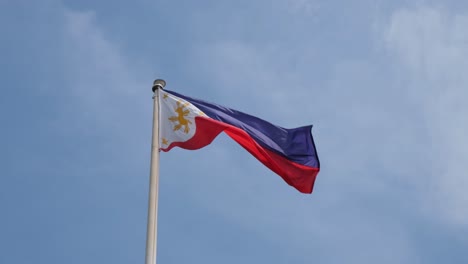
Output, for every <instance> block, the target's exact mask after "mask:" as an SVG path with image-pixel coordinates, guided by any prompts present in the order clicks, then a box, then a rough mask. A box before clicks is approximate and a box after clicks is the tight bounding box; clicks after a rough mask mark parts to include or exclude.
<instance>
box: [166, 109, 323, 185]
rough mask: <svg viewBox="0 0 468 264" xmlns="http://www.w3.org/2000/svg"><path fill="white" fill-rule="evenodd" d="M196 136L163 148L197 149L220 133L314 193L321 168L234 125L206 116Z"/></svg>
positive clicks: (200, 120) (198, 119)
mask: <svg viewBox="0 0 468 264" xmlns="http://www.w3.org/2000/svg"><path fill="white" fill-rule="evenodd" d="M195 125H196V129H197V130H196V132H195V135H194V136H193V137H192V138H190V139H189V140H187V141H185V142H173V143H171V144H170V145H169V146H168V147H167V148H161V150H162V151H165V152H167V151H169V150H171V149H172V148H173V147H180V148H183V149H189V150H195V149H200V148H202V147H204V146H206V145H209V144H210V143H211V142H212V141H213V140H214V139H215V138H216V137H217V136H218V135H219V134H220V133H221V132H223V131H224V132H225V133H226V134H227V135H228V136H230V137H231V138H232V139H234V140H235V141H236V142H237V143H239V144H240V145H241V146H242V147H244V149H246V150H247V151H248V152H249V153H250V154H252V155H253V156H254V157H255V158H257V159H258V160H259V161H260V162H261V163H263V164H264V165H265V166H267V167H268V168H270V169H271V170H272V171H274V172H275V173H277V174H278V175H279V176H281V178H283V180H284V181H286V183H288V184H289V185H291V186H293V187H294V188H296V189H297V190H298V191H300V192H302V193H311V192H312V190H313V187H314V182H315V178H316V176H317V174H318V172H319V169H318V168H312V167H308V166H304V165H302V164H298V163H295V162H292V161H290V160H288V159H287V158H285V157H283V156H281V155H279V154H277V153H275V152H273V151H271V150H269V149H266V148H263V147H262V146H260V145H259V144H258V143H257V142H256V141H255V140H254V139H253V138H252V137H250V135H249V134H247V132H245V131H244V130H242V129H240V128H237V127H235V126H232V125H229V124H225V123H222V122H220V121H217V120H214V119H211V118H206V117H196V118H195Z"/></svg>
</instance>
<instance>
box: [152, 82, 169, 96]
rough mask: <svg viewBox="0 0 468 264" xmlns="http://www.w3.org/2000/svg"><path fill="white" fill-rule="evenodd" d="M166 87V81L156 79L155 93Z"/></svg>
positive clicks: (154, 83) (154, 84)
mask: <svg viewBox="0 0 468 264" xmlns="http://www.w3.org/2000/svg"><path fill="white" fill-rule="evenodd" d="M164 86H166V81H164V80H163V79H156V80H155V81H154V82H153V93H154V92H155V91H156V89H163V88H164Z"/></svg>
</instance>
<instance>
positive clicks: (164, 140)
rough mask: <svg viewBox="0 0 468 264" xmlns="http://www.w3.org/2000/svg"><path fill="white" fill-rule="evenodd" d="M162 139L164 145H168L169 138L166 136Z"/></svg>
mask: <svg viewBox="0 0 468 264" xmlns="http://www.w3.org/2000/svg"><path fill="white" fill-rule="evenodd" d="M161 141H162V143H163V145H168V144H169V142H168V141H167V139H165V138H162V140H161Z"/></svg>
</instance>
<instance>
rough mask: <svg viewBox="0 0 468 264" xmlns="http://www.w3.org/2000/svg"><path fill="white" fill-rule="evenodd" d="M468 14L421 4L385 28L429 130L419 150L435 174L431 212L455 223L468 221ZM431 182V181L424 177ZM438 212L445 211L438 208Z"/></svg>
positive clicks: (429, 185) (430, 195) (428, 203)
mask: <svg viewBox="0 0 468 264" xmlns="http://www.w3.org/2000/svg"><path fill="white" fill-rule="evenodd" d="M467 28H468V14H454V13H452V12H449V11H447V10H444V9H435V8H417V9H411V10H410V9H402V10H399V11H397V12H395V13H394V14H393V15H392V17H391V21H390V25H389V26H388V28H387V29H386V32H385V39H386V43H387V45H388V49H389V51H390V52H391V53H392V54H395V55H396V59H395V62H396V65H401V67H402V68H401V71H400V74H401V75H404V76H405V77H404V78H408V83H407V85H408V89H409V95H410V96H411V98H412V100H413V101H414V102H415V103H416V104H418V105H419V107H420V111H421V113H422V115H423V117H424V122H425V123H426V127H425V131H421V133H428V134H429V136H430V139H431V140H430V142H428V143H429V144H430V145H429V146H427V147H425V148H424V149H425V151H424V152H423V153H420V154H421V155H424V156H426V157H428V160H430V161H431V162H430V163H429V164H427V167H429V168H430V171H431V173H430V175H420V177H418V179H417V180H418V181H419V182H421V183H422V184H424V185H426V184H427V188H426V190H425V191H426V195H425V197H424V200H425V202H426V208H427V209H428V210H429V211H430V213H434V211H437V212H443V214H441V215H442V216H444V217H446V219H447V220H450V221H451V222H453V223H458V224H461V225H465V226H466V223H468V192H466V190H467V189H468V137H467V135H468V121H467V120H468V119H467V116H468V104H467V103H466V101H467V100H468V89H467V87H468V75H467V74H466V69H468V60H467V59H468V31H467V30H466V29H467ZM424 182H428V183H424ZM436 214H437V215H438V214H440V213H436Z"/></svg>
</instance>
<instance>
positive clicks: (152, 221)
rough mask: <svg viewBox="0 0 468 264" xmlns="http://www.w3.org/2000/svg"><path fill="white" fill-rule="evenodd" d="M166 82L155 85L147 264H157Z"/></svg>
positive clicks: (156, 82) (155, 83)
mask: <svg viewBox="0 0 468 264" xmlns="http://www.w3.org/2000/svg"><path fill="white" fill-rule="evenodd" d="M165 85H166V82H165V81H164V80H161V79H158V80H155V81H154V83H153V93H154V95H153V100H154V104H153V136H152V143H151V165H150V188H149V199H148V226H147V230H146V261H145V264H156V247H157V238H158V189H159V89H162V88H164V86H165Z"/></svg>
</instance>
